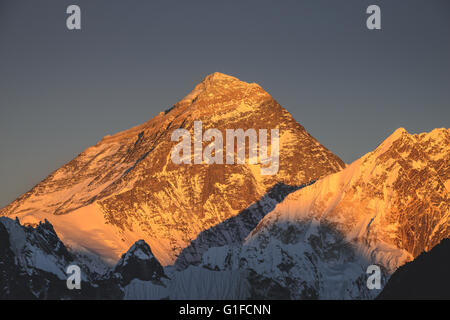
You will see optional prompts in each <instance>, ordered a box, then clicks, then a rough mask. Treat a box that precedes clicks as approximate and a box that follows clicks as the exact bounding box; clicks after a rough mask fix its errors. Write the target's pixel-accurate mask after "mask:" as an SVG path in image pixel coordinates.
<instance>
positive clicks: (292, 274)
mask: <svg viewBox="0 0 450 320" xmlns="http://www.w3.org/2000/svg"><path fill="white" fill-rule="evenodd" d="M449 146H450V131H449V130H448V129H435V130H433V131H432V132H430V133H424V134H420V135H410V134H408V133H407V132H406V131H405V130H404V129H399V130H397V131H396V132H394V133H393V134H392V135H391V136H390V137H389V138H388V139H386V140H385V141H384V142H383V143H382V144H381V145H380V146H379V147H378V148H377V149H375V150H374V151H373V152H370V153H368V154H367V155H365V156H363V157H362V158H361V159H359V160H357V161H355V162H354V163H353V164H351V165H350V166H348V167H347V168H346V169H344V170H342V171H341V172H339V173H335V174H332V175H330V176H328V177H325V178H323V179H321V180H319V181H317V182H316V183H314V184H312V185H311V186H308V187H305V188H303V189H301V190H298V191H296V192H294V193H291V194H290V195H289V196H287V197H286V199H285V200H284V201H283V202H282V203H280V204H279V205H277V207H276V208H275V210H273V211H272V212H270V213H269V214H268V215H266V216H265V217H264V218H263V219H262V220H261V222H260V223H259V224H258V226H257V227H256V228H255V229H254V230H253V231H252V232H251V233H250V235H249V236H248V237H247V238H246V239H245V241H244V242H243V243H242V244H240V245H232V246H223V247H220V248H210V249H209V250H208V251H207V252H206V253H205V254H204V256H203V261H202V265H203V266H205V267H207V268H211V269H214V270H238V269H251V270H255V271H256V272H257V273H258V274H260V275H262V276H265V277H268V278H270V279H273V280H275V281H277V283H279V284H281V285H282V286H283V287H285V288H288V289H289V290H290V292H291V297H292V298H337V299H342V298H374V297H375V296H376V295H377V294H378V293H379V292H380V291H379V290H372V291H370V290H368V289H367V286H366V282H365V281H366V278H367V275H366V270H367V267H368V266H369V265H371V264H377V265H379V266H380V267H381V268H382V271H383V279H382V281H383V282H384V281H386V279H387V277H388V276H389V275H390V274H391V273H392V272H393V271H395V270H396V268H398V267H399V266H401V265H402V264H404V263H405V262H407V261H409V260H411V259H413V258H414V257H416V256H417V255H418V254H419V253H420V252H422V251H424V250H429V249H430V248H432V247H433V246H435V245H436V244H437V243H439V242H440V241H441V240H442V239H443V238H444V237H448V236H449V234H450V229H449V227H450V223H449V218H450V216H449V214H450V210H449V205H450V201H449V192H448V191H449V189H448V188H449V178H450V173H449V165H448V164H449V163H450V153H449Z"/></svg>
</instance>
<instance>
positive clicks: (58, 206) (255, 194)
mask: <svg viewBox="0 0 450 320" xmlns="http://www.w3.org/2000/svg"><path fill="white" fill-rule="evenodd" d="M198 120H199V121H202V125H203V131H205V130H207V129H209V128H217V129H218V130H219V131H221V132H222V134H223V135H224V136H225V130H226V129H239V128H241V129H244V130H246V129H249V128H253V129H255V130H256V131H257V132H258V130H259V129H268V131H269V132H270V129H279V135H280V138H279V144H280V146H279V148H280V157H279V171H278V173H277V174H275V175H261V165H260V164H256V165H250V164H248V162H246V164H242V165H237V164H236V165H220V164H212V165H206V164H198V165H194V164H191V165H188V164H181V165H177V164H174V163H173V162H172V161H171V157H170V153H171V150H172V148H173V146H174V145H175V144H176V143H177V142H173V141H171V135H172V133H173V131H174V130H175V129H178V128H184V129H187V130H189V131H190V132H191V134H192V135H193V126H194V121H198ZM269 139H270V138H269ZM204 145H205V143H204ZM269 145H270V140H269ZM247 151H248V150H247ZM343 167H344V164H343V162H342V161H341V160H340V159H339V158H338V157H336V156H335V155H334V154H332V153H331V152H330V151H329V150H327V149H326V148H325V147H323V146H322V145H321V144H320V143H319V142H318V141H317V140H315V139H314V138H313V137H311V135H309V134H308V133H307V132H306V130H305V129H304V128H303V127H302V126H301V125H299V124H298V123H297V122H296V121H295V120H294V119H293V118H292V117H291V115H290V114H289V113H288V112H287V111H286V110H285V109H283V108H282V107H281V106H280V105H279V104H278V103H277V102H276V101H275V100H274V99H273V98H272V97H271V96H270V95H269V94H268V93H267V92H266V91H264V90H263V89H262V88H261V87H260V86H259V85H257V84H254V83H252V84H249V83H245V82H242V81H240V80H238V79H236V78H233V77H230V76H227V75H224V74H220V73H214V74H212V75H210V76H208V77H206V78H205V79H204V80H203V81H202V82H201V83H200V84H198V85H197V86H196V87H195V88H194V90H193V91H192V92H191V93H190V94H188V95H187V96H186V97H185V98H184V99H182V100H181V101H180V102H178V103H177V104H175V105H174V106H173V107H172V108H170V109H168V110H167V111H165V112H162V113H160V114H159V115H158V116H156V117H155V118H153V119H152V120H150V121H148V122H146V123H144V124H142V125H140V126H138V127H135V128H132V129H130V130H127V131H124V132H121V133H118V134H116V135H114V136H108V137H105V138H104V139H103V140H101V141H100V142H99V143H98V144H97V145H95V146H93V147H90V148H88V149H87V150H85V151H84V152H82V153H81V154H80V155H79V156H78V157H76V158H75V159H74V160H72V161H71V162H69V163H68V164H66V165H65V166H63V167H62V168H60V169H58V170H56V171H55V172H54V173H52V174H51V175H50V176H49V177H47V178H46V179H45V180H44V181H43V182H41V183H40V184H38V185H37V186H36V187H34V188H33V189H32V190H31V191H30V192H28V193H26V194H24V195H23V196H22V197H20V198H18V199H17V200H16V201H14V202H13V203H11V204H10V205H9V206H7V207H6V208H4V209H3V210H2V211H1V212H0V214H1V215H5V216H8V217H16V216H17V217H19V218H20V220H21V221H22V222H23V223H25V224H29V225H36V224H37V223H38V222H39V221H42V220H43V219H47V220H49V221H50V222H51V223H52V224H53V225H54V227H55V230H56V232H57V233H58V235H60V237H61V239H62V240H63V241H64V243H66V244H67V245H68V246H70V247H71V248H73V249H77V250H79V251H87V252H90V253H94V254H96V255H99V256H101V257H102V258H104V259H105V260H108V261H110V262H111V263H115V262H116V261H117V260H118V259H119V257H120V255H121V254H122V253H123V252H125V251H127V249H128V248H129V247H130V246H131V245H132V244H133V243H135V242H136V241H137V240H139V239H144V240H145V241H146V242H147V243H148V244H150V246H151V248H152V251H153V254H154V255H155V256H156V257H157V258H158V260H159V261H161V263H162V264H163V265H167V264H172V263H173V262H174V261H175V259H176V257H177V256H178V254H180V252H181V251H182V250H183V249H184V248H186V247H187V246H188V245H189V244H190V242H191V241H192V240H194V239H196V238H197V236H198V235H199V234H200V233H201V232H203V231H205V230H208V229H210V228H211V227H214V226H216V225H217V224H219V223H221V222H223V221H226V220H228V219H230V218H232V217H234V216H236V215H238V214H239V213H240V212H242V211H243V210H244V209H246V208H248V207H249V206H250V205H252V204H253V203H255V202H256V201H258V200H260V199H261V198H263V197H264V195H265V194H266V193H267V192H268V191H269V190H271V188H273V187H274V186H275V185H276V184H277V183H281V184H284V185H287V186H300V185H302V184H305V183H309V182H311V181H314V180H317V179H319V178H322V177H324V176H326V175H328V174H331V173H334V172H337V171H339V170H341V169H342V168H343ZM275 198H276V197H275ZM265 213H267V212H262V213H261V214H259V215H257V216H258V219H260V218H261V217H262V216H263V215H264V214H265ZM257 222H258V221H255V222H252V223H254V224H256V223H257ZM242 230H245V232H249V231H250V230H251V228H243V229H242Z"/></svg>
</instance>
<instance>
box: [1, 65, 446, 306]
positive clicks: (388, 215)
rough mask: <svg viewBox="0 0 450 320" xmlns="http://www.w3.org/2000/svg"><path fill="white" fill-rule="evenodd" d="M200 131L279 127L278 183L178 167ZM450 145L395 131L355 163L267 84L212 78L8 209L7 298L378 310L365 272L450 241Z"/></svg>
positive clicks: (226, 168) (245, 167) (240, 172)
mask: <svg viewBox="0 0 450 320" xmlns="http://www.w3.org/2000/svg"><path fill="white" fill-rule="evenodd" d="M194 121H201V122H202V124H203V130H207V129H209V128H216V129H218V130H219V131H220V132H223V133H225V131H226V130H227V129H239V128H241V129H244V130H246V129H250V128H252V129H255V130H259V129H269V130H270V129H273V128H276V129H278V130H279V133H280V139H279V141H280V155H279V171H278V173H277V174H275V175H262V174H261V171H260V169H261V164H249V163H248V162H246V163H245V164H239V165H237V164H236V165H231V164H228V165H227V164H223V165H222V164H211V165H208V164H198V165H196V164H179V165H177V164H175V163H173V162H172V161H171V157H170V153H171V150H172V148H173V146H174V145H175V144H176V142H174V141H172V139H171V136H172V133H173V132H174V130H176V129H180V128H182V129H186V130H188V131H189V132H191V133H192V134H193V130H194ZM449 149H450V130H449V129H435V130H433V131H431V132H430V133H423V134H419V135H411V134H409V133H408V132H406V130H405V129H402V128H401V129H398V130H396V131H395V132H394V133H393V134H392V135H391V136H390V137H388V138H387V139H386V140H385V141H384V142H383V143H381V144H380V145H379V146H378V147H377V148H376V149H375V150H374V151H372V152H369V153H368V154H366V155H364V156H363V157H361V158H360V159H358V160H357V161H355V162H354V163H352V164H350V165H348V166H346V165H345V164H344V163H343V162H342V161H341V160H340V159H339V158H338V157H337V156H336V155H334V154H333V153H332V152H330V151H329V150H328V149H326V148H325V147H324V146H322V145H321V144H320V143H319V142H318V141H317V140H316V139H314V138H313V137H312V136H311V135H310V134H308V133H307V132H306V130H305V129H304V128H303V127H302V126H301V125H300V124H298V123H297V122H296V121H295V120H294V119H293V118H292V116H291V115H290V114H289V113H288V112H287V111H286V110H285V109H284V108H282V107H281V106H280V105H279V104H278V103H277V102H276V101H275V100H274V99H273V98H272V97H271V96H270V95H269V94H268V93H267V92H266V91H264V90H263V89H262V88H261V87H260V86H259V85H257V84H254V83H252V84H248V83H245V82H242V81H240V80H238V79H236V78H234V77H231V76H228V75H224V74H220V73H214V74H212V75H209V76H207V77H206V78H205V79H204V80H203V81H202V82H201V83H200V84H198V85H197V86H196V87H195V88H194V90H193V91H192V92H191V93H189V94H188V95H187V96H186V97H185V98H184V99H182V100H181V101H180V102H178V103H177V104H175V105H174V106H173V107H171V108H169V109H167V110H166V111H165V112H161V113H160V114H159V115H158V116H156V117H155V118H153V119H152V120H150V121H148V122H146V123H144V124H143V125H140V126H138V127H135V128H132V129H129V130H127V131H124V132H121V133H118V134H116V135H113V136H108V137H105V138H104V139H102V140H101V141H100V142H99V143H97V144H96V145H95V146H93V147H90V148H88V149H86V150H85V151H84V152H82V153H81V154H80V155H79V156H78V157H76V158H75V159H74V160H72V161H71V162H69V163H68V164H66V165H64V166H63V167H61V168H60V169H58V170H56V171H55V172H53V173H52V174H51V175H50V176H48V177H47V178H46V179H45V180H44V181H42V182H41V183H39V184H38V185H37V186H36V187H34V188H33V189H32V190H31V191H29V192H27V193H26V194H24V195H23V196H21V197H19V198H18V199H17V200H15V201H14V202H13V203H11V204H10V205H8V206H7V207H5V208H4V209H2V210H1V211H0V215H1V216H3V217H2V218H0V257H1V260H0V273H1V274H2V280H0V297H1V298H39V299H62V298H73V299H77V298H91V299H101V298H105V299H106V298H110V299H165V298H169V299H196V298H198V299H208V298H216V299H251V298H258V299H373V298H375V297H376V296H377V295H378V294H379V293H380V291H381V290H369V289H368V288H367V286H366V279H367V274H366V269H367V267H368V266H369V265H372V264H376V265H379V266H380V268H381V270H382V283H383V284H385V283H386V281H387V280H388V278H389V277H390V275H391V274H392V273H394V271H395V270H396V269H397V268H398V267H400V266H401V265H403V264H405V263H406V262H408V261H411V260H413V259H414V258H415V257H417V256H418V255H420V254H421V252H423V251H428V250H430V249H432V248H433V247H435V246H436V245H437V244H439V243H440V242H441V240H442V239H444V238H447V237H449V236H450V229H449V226H450V224H449V213H450V210H449V206H450V201H449V192H448V191H449V190H450V166H449V163H450V150H449ZM246 151H247V152H248V151H249V150H246ZM14 219H17V220H14ZM70 264H76V265H79V266H80V267H81V269H82V273H83V277H84V278H83V283H82V289H81V290H79V291H77V290H71V291H70V290H68V289H67V288H66V285H65V280H66V278H67V275H66V273H65V270H66V268H67V266H68V265H70Z"/></svg>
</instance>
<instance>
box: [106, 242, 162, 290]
mask: <svg viewBox="0 0 450 320" xmlns="http://www.w3.org/2000/svg"><path fill="white" fill-rule="evenodd" d="M113 277H115V278H116V279H118V280H119V282H120V284H121V285H122V286H126V285H127V284H129V283H130V282H131V281H132V280H133V279H139V280H143V281H152V282H155V283H157V284H161V282H160V279H161V278H162V277H166V275H165V274H164V269H163V267H162V266H161V264H160V263H159V261H158V260H157V259H156V258H155V256H154V255H153V253H152V250H151V249H150V246H149V245H148V244H147V243H146V242H145V241H144V240H139V241H137V242H136V243H135V244H134V245H133V246H132V247H131V248H130V249H129V250H128V251H127V252H126V253H125V254H123V255H122V258H121V259H120V260H119V262H118V263H117V265H116V266H115V268H114V270H113Z"/></svg>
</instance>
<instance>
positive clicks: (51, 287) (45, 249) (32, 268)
mask: <svg viewBox="0 0 450 320" xmlns="http://www.w3.org/2000/svg"><path fill="white" fill-rule="evenodd" d="M73 264H76V265H78V266H80V267H81V268H82V273H81V281H82V283H83V285H82V286H83V291H76V290H75V291H70V290H68V289H67V285H66V281H67V278H68V276H67V274H66V270H67V267H68V266H69V265H73ZM95 275H96V273H95V272H91V270H90V269H89V268H87V264H86V263H85V260H83V259H79V258H78V257H77V256H75V255H73V254H71V253H70V252H69V251H68V250H67V248H66V247H65V245H64V244H63V243H62V242H61V240H59V238H58V236H57V235H56V233H55V230H54V229H53V226H52V225H51V224H50V223H49V222H48V221H45V222H43V223H40V224H39V225H37V226H36V227H35V228H33V227H25V226H22V225H21V224H20V222H19V221H18V220H11V219H9V218H6V217H1V218H0V299H76V298H80V297H82V296H83V295H84V294H87V293H88V292H89V295H90V296H94V295H93V293H92V290H93V287H92V286H91V283H92V281H93V279H94V278H93V277H94V276H95Z"/></svg>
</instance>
